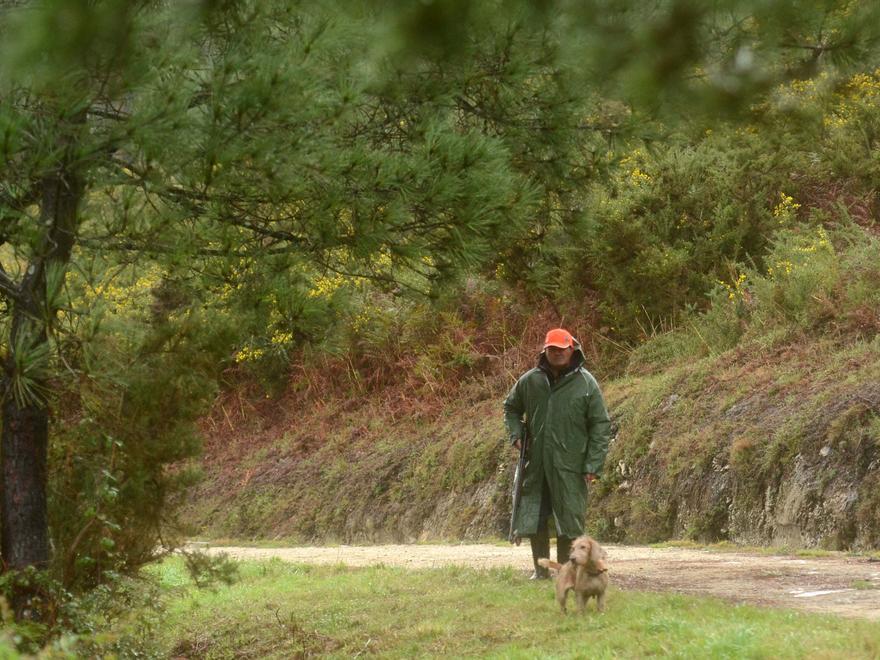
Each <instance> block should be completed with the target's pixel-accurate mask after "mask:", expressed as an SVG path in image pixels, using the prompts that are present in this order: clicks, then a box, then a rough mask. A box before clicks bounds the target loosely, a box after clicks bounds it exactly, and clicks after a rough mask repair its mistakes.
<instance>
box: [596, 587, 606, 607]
mask: <svg viewBox="0 0 880 660" xmlns="http://www.w3.org/2000/svg"><path fill="white" fill-rule="evenodd" d="M596 609H597V610H598V611H599V612H604V611H605V592H604V591H602V592H600V593H598V594H596Z"/></svg>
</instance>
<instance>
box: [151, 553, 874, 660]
mask: <svg viewBox="0 0 880 660" xmlns="http://www.w3.org/2000/svg"><path fill="white" fill-rule="evenodd" d="M152 570H153V572H154V573H155V574H156V575H157V577H158V579H159V580H160V581H161V583H162V585H163V587H164V588H165V590H166V591H167V593H168V597H167V599H166V605H165V607H166V611H165V613H164V614H163V616H162V621H163V625H162V626H161V627H159V628H157V634H158V635H160V637H159V638H158V639H156V640H155V641H156V644H157V647H156V650H157V652H158V653H160V654H161V655H162V656H163V657H168V656H174V655H183V656H186V657H200V658H231V657H244V656H242V655H240V654H246V656H247V657H260V658H289V657H294V656H300V657H302V656H308V655H320V656H327V657H340V658H341V657H352V656H357V655H359V654H360V655H366V654H374V655H379V656H380V657H391V658H410V657H431V656H434V657H436V656H446V657H475V656H476V657H489V658H534V657H539V656H540V657H552V658H574V657H587V656H588V657H591V658H612V657H613V658H641V657H646V656H659V657H670V658H803V657H810V658H871V657H877V656H878V655H880V624H878V623H870V622H864V621H851V620H844V619H837V618H832V617H819V616H812V615H806V614H799V613H795V612H792V611H785V610H771V609H759V608H756V607H750V606H739V605H731V604H728V603H725V602H722V601H719V600H714V599H706V598H690V597H684V596H678V595H661V594H647V593H637V592H623V591H618V590H616V589H613V588H612V589H611V590H610V592H609V596H608V602H607V610H606V613H605V614H604V615H599V614H598V613H597V612H596V611H595V609H594V606H593V604H592V603H591V605H590V607H589V608H588V611H587V613H586V615H584V616H582V617H580V616H577V615H574V614H571V615H569V616H567V617H563V616H561V615H560V614H559V610H558V607H557V605H556V603H555V600H554V597H553V589H552V586H551V584H550V583H548V582H543V583H539V584H535V583H531V582H529V581H528V580H527V579H526V577H525V575H524V574H522V573H520V572H518V571H514V570H512V569H493V570H486V571H481V570H474V569H468V568H460V567H449V568H438V569H432V570H421V571H412V570H406V569H400V568H389V567H382V566H380V567H373V568H357V569H355V568H347V567H344V566H341V565H337V566H324V567H316V566H305V565H296V564H288V563H284V562H281V561H277V560H274V561H269V562H244V563H242V564H241V580H240V581H239V582H238V583H236V584H235V585H233V586H231V587H221V588H217V589H215V590H197V589H195V588H193V587H192V586H191V585H190V583H189V579H188V577H187V575H186V572H185V571H184V569H183V567H182V564H181V563H180V562H179V561H177V560H171V561H166V562H165V563H164V564H162V565H161V566H158V567H155V568H154V569H152Z"/></svg>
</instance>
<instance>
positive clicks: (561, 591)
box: [556, 582, 569, 614]
mask: <svg viewBox="0 0 880 660" xmlns="http://www.w3.org/2000/svg"><path fill="white" fill-rule="evenodd" d="M568 590H569V587H566V586H565V585H562V584H559V583H558V582H557V584H556V602H557V603H559V609H560V610H562V613H563V614H568V610H567V609H566V607H565V602H566V601H567V600H568Z"/></svg>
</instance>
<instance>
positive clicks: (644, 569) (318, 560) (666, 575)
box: [208, 545, 880, 621]
mask: <svg viewBox="0 0 880 660" xmlns="http://www.w3.org/2000/svg"><path fill="white" fill-rule="evenodd" d="M605 549H606V550H607V552H608V559H609V565H610V567H611V580H612V584H613V585H614V586H616V587H617V588H619V589H635V590H640V591H673V592H677V593H683V594H693V595H701V596H715V597H720V598H724V599H726V600H730V601H733V602H740V603H750V604H755V605H766V606H773V607H789V608H794V609H798V610H804V611H809V612H819V613H824V614H836V615H839V616H847V617H855V618H864V619H871V620H874V621H880V561H878V560H875V559H867V558H864V557H845V556H835V557H827V558H826V557H823V558H809V559H805V558H800V557H780V556H764V555H754V554H746V553H739V552H710V551H705V550H693V549H682V548H648V547H644V546H620V545H606V546H605ZM208 552H210V553H213V554H216V553H220V552H225V553H227V554H229V555H230V556H232V557H234V558H237V559H268V558H271V557H278V558H279V559H283V560H285V561H292V562H302V563H315V564H328V563H344V564H348V565H351V566H368V565H371V564H385V565H389V566H406V567H408V568H429V567H434V566H443V565H446V564H463V565H467V566H472V567H475V568H490V567H500V566H512V567H514V568H518V569H522V570H523V571H524V572H529V571H531V555H530V553H529V550H528V546H527V545H523V546H521V547H518V548H516V547H513V546H510V547H506V546H496V545H377V546H345V545H343V546H333V547H294V548H242V547H223V546H218V547H210V548H208Z"/></svg>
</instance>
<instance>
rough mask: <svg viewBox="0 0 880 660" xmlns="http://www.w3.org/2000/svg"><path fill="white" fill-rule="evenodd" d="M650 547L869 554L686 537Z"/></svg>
mask: <svg viewBox="0 0 880 660" xmlns="http://www.w3.org/2000/svg"><path fill="white" fill-rule="evenodd" d="M649 545H650V547H652V548H687V549H693V550H706V551H708V552H747V553H748V554H752V555H772V556H783V557H784V556H788V555H793V556H795V557H813V558H820V559H821V558H825V557H869V556H871V554H870V553H869V554H863V553H859V552H842V551H840V550H823V549H822V548H790V547H787V546H784V545H781V546H775V545H761V546H757V545H739V544H737V543H733V542H732V541H718V542H717V543H700V542H698V541H691V540H688V539H676V540H671V541H661V542H659V543H650V544H649Z"/></svg>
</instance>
